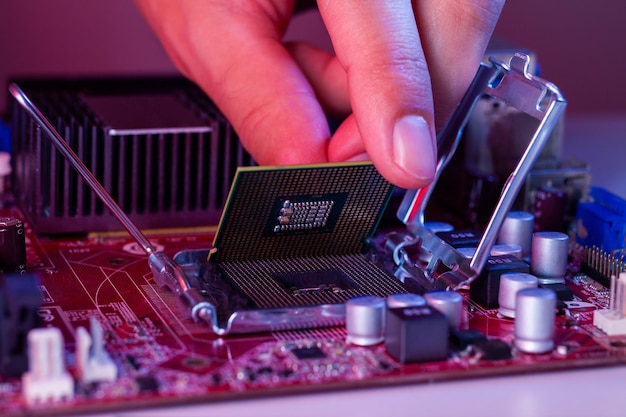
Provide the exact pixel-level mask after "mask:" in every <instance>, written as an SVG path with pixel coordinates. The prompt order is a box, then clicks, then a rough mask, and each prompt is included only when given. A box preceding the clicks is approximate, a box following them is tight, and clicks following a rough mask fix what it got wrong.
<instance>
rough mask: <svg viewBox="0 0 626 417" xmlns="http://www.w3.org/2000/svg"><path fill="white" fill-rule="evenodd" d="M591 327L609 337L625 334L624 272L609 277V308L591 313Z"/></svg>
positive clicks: (625, 280)
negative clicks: (617, 275) (617, 277)
mask: <svg viewBox="0 0 626 417" xmlns="http://www.w3.org/2000/svg"><path fill="white" fill-rule="evenodd" d="M593 325H594V326H596V327H597V328H599V329H600V330H602V331H603V332H604V333H606V334H608V335H609V336H615V335H621V334H626V272H620V274H619V279H618V280H616V278H615V275H613V276H611V292H610V294H609V308H608V310H596V311H594V312H593Z"/></svg>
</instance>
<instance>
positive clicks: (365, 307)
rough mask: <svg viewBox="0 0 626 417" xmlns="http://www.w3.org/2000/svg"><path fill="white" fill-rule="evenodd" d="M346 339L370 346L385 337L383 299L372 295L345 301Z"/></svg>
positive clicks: (353, 342)
mask: <svg viewBox="0 0 626 417" xmlns="http://www.w3.org/2000/svg"><path fill="white" fill-rule="evenodd" d="M346 331H347V333H348V336H347V337H346V341H347V342H348V343H352V344H354V345H359V346H371V345H375V344H378V343H380V342H382V341H383V340H384V338H385V299H384V298H382V297H376V296H373V295H365V296H361V297H354V298H351V299H349V300H348V302H346Z"/></svg>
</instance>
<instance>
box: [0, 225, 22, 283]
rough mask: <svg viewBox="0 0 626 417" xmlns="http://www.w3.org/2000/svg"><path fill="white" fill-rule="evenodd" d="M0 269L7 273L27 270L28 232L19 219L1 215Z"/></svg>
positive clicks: (20, 272)
mask: <svg viewBox="0 0 626 417" xmlns="http://www.w3.org/2000/svg"><path fill="white" fill-rule="evenodd" d="M0 269H2V271H4V272H6V273H19V274H23V273H25V272H26V233H25V232H24V223H23V222H22V221H21V220H19V219H15V218H12V217H0Z"/></svg>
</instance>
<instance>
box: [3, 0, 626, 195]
mask: <svg viewBox="0 0 626 417" xmlns="http://www.w3.org/2000/svg"><path fill="white" fill-rule="evenodd" d="M625 18H626V2H624V1H622V0H602V1H601V2H590V1H584V0H551V1H545V0H509V1H508V2H507V4H506V5H505V7H504V10H503V13H502V16H501V19H500V21H499V23H498V26H497V28H496V30H495V35H494V36H495V37H497V38H499V39H504V40H507V41H510V42H512V43H513V44H515V45H518V46H520V47H523V48H525V49H530V50H533V51H535V52H536V54H537V57H538V60H539V63H540V65H541V73H542V76H543V77H544V78H546V79H548V80H550V81H552V82H554V83H555V84H557V85H558V86H559V88H560V89H561V91H562V92H563V93H564V95H565V96H566V98H567V99H568V102H569V105H568V110H567V122H566V133H565V143H564V145H565V146H564V153H565V154H566V156H580V157H584V158H586V161H587V162H589V163H590V164H591V166H592V173H593V175H594V178H595V180H594V183H600V184H602V185H603V186H606V187H607V188H609V189H611V190H612V191H613V192H616V193H618V194H620V195H621V196H622V197H626V181H624V180H626V178H625V177H626V175H622V174H620V172H619V171H616V170H617V169H618V168H619V169H621V170H622V171H621V172H622V173H623V172H624V169H623V168H621V167H622V165H623V163H622V161H621V157H620V155H619V154H620V153H621V152H616V151H615V150H616V149H618V150H621V149H623V146H621V145H620V144H621V143H622V139H623V136H624V135H623V134H622V132H624V129H625V128H626V100H624V95H625V93H626V77H625V76H624V74H626V54H624V53H623V48H624V46H623V43H624V41H626V25H624V21H625ZM286 37H287V38H288V39H299V40H303V39H304V40H310V41H311V42H314V43H317V44H318V45H321V46H324V47H327V48H330V42H329V40H328V38H327V36H325V34H324V30H323V24H322V23H321V20H320V18H319V15H318V14H317V12H315V11H310V12H306V13H304V14H302V15H299V16H298V17H297V18H296V19H294V21H293V22H292V25H291V26H290V28H289V30H288V33H287V36H286ZM175 72H176V70H175V69H174V67H173V66H172V64H171V63H170V61H169V59H168V58H167V56H166V55H165V53H164V52H163V50H162V48H161V46H160V44H159V43H158V41H157V40H156V38H155V36H154V35H153V34H152V32H151V31H150V29H149V28H148V26H147V25H146V24H145V22H144V21H143V19H142V17H141V15H140V14H139V12H138V11H137V10H136V9H135V6H134V4H133V2H132V1H131V0H89V1H76V0H0V86H2V89H3V90H4V88H5V86H6V84H7V80H8V79H9V78H10V77H22V76H39V75H41V76H75V75H76V76H84V75H90V76H94V75H95V76H99V75H141V74H150V75H155V74H159V75H161V74H172V73H175ZM7 101H8V93H0V115H5V114H6V108H7ZM590 149H593V152H589V150H590Z"/></svg>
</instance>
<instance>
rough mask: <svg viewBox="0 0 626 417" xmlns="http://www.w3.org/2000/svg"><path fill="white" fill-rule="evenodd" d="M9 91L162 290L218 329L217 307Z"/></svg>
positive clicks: (27, 103)
mask: <svg viewBox="0 0 626 417" xmlns="http://www.w3.org/2000/svg"><path fill="white" fill-rule="evenodd" d="M9 92H10V93H11V95H12V96H13V97H14V98H15V100H17V102H18V103H19V104H20V105H21V106H22V107H23V108H24V110H26V111H27V112H28V114H30V116H31V117H32V118H33V119H34V120H35V122H36V123H37V125H38V126H39V127H40V128H41V129H42V130H43V131H44V133H45V134H46V136H47V137H48V138H49V139H50V140H51V141H52V143H53V144H54V146H55V147H56V148H57V150H58V151H59V152H61V154H62V155H63V156H64V157H65V159H66V160H67V162H69V163H70V164H71V165H72V167H73V168H74V169H75V170H76V172H78V174H80V176H81V177H82V178H83V179H84V180H85V181H86V182H87V184H88V185H89V187H90V188H91V189H92V190H93V191H94V192H95V193H96V194H97V195H98V197H99V198H100V200H101V201H102V202H103V203H104V205H106V206H107V208H108V209H109V210H110V211H111V213H112V214H113V216H115V217H116V218H117V219H118V220H119V221H120V223H121V224H122V226H124V228H125V229H126V230H127V231H128V233H129V234H130V235H131V236H132V237H133V238H134V239H135V240H136V241H137V243H138V244H139V245H140V246H141V247H142V248H143V250H144V251H145V252H146V254H148V255H149V258H148V261H149V264H150V269H151V270H152V273H153V275H154V279H155V281H156V282H157V284H158V285H159V286H161V287H164V286H167V287H168V288H169V289H170V290H171V291H172V292H174V293H175V294H176V295H177V296H178V299H179V300H180V302H181V304H182V306H183V308H184V309H186V310H187V313H188V314H189V315H190V316H191V318H192V319H193V320H194V321H205V322H207V323H208V324H210V325H212V326H213V328H214V329H215V328H216V325H215V324H216V323H215V308H214V307H213V305H212V304H211V303H209V302H207V301H206V300H205V299H204V298H203V297H202V296H201V295H200V293H199V292H198V291H197V290H196V289H195V288H193V287H192V286H191V285H190V284H189V281H188V279H187V277H186V275H185V272H184V271H183V270H182V268H181V267H180V266H179V265H178V264H177V263H176V262H174V261H173V260H172V259H171V258H170V257H169V256H167V255H166V254H165V253H163V252H158V251H157V250H156V248H155V247H154V246H153V245H152V243H150V241H149V240H148V238H147V237H146V236H145V235H144V234H143V233H141V230H139V228H138V227H137V226H135V224H134V223H133V222H132V220H130V218H129V217H128V216H127V215H126V213H124V210H122V208H121V207H120V206H119V205H118V204H117V203H116V202H115V200H113V197H111V195H110V194H109V193H108V192H107V190H106V189H105V188H104V187H103V186H102V184H100V182H99V181H98V180H97V179H96V177H95V176H94V175H93V174H92V173H91V171H90V170H89V168H87V167H86V166H85V164H84V163H83V162H82V161H81V160H80V158H79V157H78V155H76V153H74V151H73V150H72V148H70V146H69V145H68V144H67V142H66V141H65V140H64V139H63V137H62V136H61V135H60V134H59V132H57V130H56V129H55V128H54V126H52V124H51V123H50V122H49V121H48V119H46V117H45V116H44V115H43V113H41V111H40V110H39V109H38V108H37V107H36V106H35V105H34V104H33V102H32V101H31V100H30V99H29V98H28V96H27V95H26V94H25V93H24V91H22V89H21V88H20V87H19V86H18V85H17V84H15V83H12V84H11V85H9Z"/></svg>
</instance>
